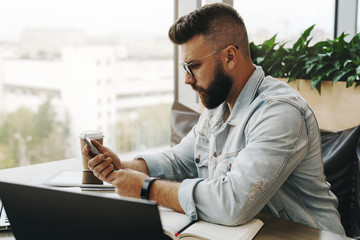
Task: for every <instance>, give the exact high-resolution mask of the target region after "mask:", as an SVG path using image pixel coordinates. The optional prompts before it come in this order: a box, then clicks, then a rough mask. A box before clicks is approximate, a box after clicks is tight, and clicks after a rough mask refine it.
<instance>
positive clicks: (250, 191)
mask: <svg viewBox="0 0 360 240" xmlns="http://www.w3.org/2000/svg"><path fill="white" fill-rule="evenodd" d="M255 67H256V70H255V71H254V73H253V74H252V76H251V77H250V79H249V80H248V82H247V83H246V85H245V87H244V88H243V90H242V91H241V93H240V95H239V97H238V99H237V101H236V103H235V105H234V108H233V111H232V112H231V114H230V116H229V117H228V119H227V120H226V121H225V122H224V120H223V119H224V115H225V114H226V111H228V108H227V105H226V103H223V104H222V105H220V106H219V107H217V108H216V109H212V110H205V111H204V112H203V113H202V114H201V116H200V119H199V121H198V123H197V124H196V125H195V126H194V127H193V128H192V130H191V131H190V132H189V134H188V135H187V136H186V137H184V138H183V139H182V141H181V142H180V143H179V144H178V145H177V146H175V147H173V148H172V149H170V150H167V151H165V152H162V153H156V154H151V155H150V154H149V155H141V156H137V158H143V159H144V160H145V161H146V163H147V165H148V168H149V173H150V175H151V176H155V177H160V178H162V179H168V180H176V181H182V183H181V185H180V189H179V201H180V204H181V207H182V208H183V210H184V211H185V213H186V214H187V215H188V216H189V217H190V218H191V219H198V218H200V219H203V220H205V221H209V222H214V223H218V224H224V225H239V224H243V223H245V222H247V221H248V220H250V219H251V218H253V217H255V216H256V214H258V213H259V212H260V211H266V212H268V213H271V214H273V215H275V216H278V217H280V218H285V219H289V220H291V221H294V222H298V223H302V224H306V225H308V226H312V227H315V228H318V229H323V230H328V231H331V232H334V233H338V234H344V229H343V227H342V225H341V223H340V216H339V213H338V211H337V209H336V208H337V204H338V201H337V198H336V196H335V195H334V194H333V193H332V192H331V191H330V186H329V184H328V183H327V182H326V180H325V176H324V169H323V163H322V158H321V141H320V133H319V128H318V125H317V121H316V119H315V116H314V114H313V112H312V110H311V109H310V108H309V106H308V105H307V103H306V102H305V100H304V99H303V98H302V97H301V96H300V95H299V94H298V93H297V92H296V91H295V90H293V89H292V88H290V87H288V85H287V84H286V83H283V82H281V81H279V80H276V79H274V78H272V77H270V76H267V77H265V76H264V72H263V70H262V68H261V67H258V66H255Z"/></svg>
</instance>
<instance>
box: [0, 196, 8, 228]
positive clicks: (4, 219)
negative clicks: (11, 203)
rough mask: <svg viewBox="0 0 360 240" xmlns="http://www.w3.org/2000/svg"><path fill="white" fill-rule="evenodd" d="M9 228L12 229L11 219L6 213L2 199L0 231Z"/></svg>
mask: <svg viewBox="0 0 360 240" xmlns="http://www.w3.org/2000/svg"><path fill="white" fill-rule="evenodd" d="M9 229H10V221H9V219H8V217H7V215H6V212H5V208H4V205H3V204H2V202H1V200H0V231H1V230H9Z"/></svg>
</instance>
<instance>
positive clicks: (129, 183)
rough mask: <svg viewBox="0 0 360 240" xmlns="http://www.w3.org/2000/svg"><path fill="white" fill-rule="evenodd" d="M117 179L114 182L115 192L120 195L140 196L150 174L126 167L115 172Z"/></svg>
mask: <svg viewBox="0 0 360 240" xmlns="http://www.w3.org/2000/svg"><path fill="white" fill-rule="evenodd" d="M114 175H115V179H114V180H113V181H112V184H113V185H114V187H115V192H116V193H117V194H119V195H120V196H126V197H133V198H140V192H141V188H142V185H143V183H144V181H145V179H147V178H148V177H149V176H148V175H146V174H144V173H141V172H138V171H134V170H132V169H129V168H126V169H124V170H122V169H121V170H118V171H115V172H114Z"/></svg>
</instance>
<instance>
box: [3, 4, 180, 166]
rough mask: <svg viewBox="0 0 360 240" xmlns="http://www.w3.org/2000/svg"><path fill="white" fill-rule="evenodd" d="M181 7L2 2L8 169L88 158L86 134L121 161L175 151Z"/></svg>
mask: <svg viewBox="0 0 360 240" xmlns="http://www.w3.org/2000/svg"><path fill="white" fill-rule="evenodd" d="M173 4H174V3H173V1H171V0H157V1H155V2H154V1H148V0H136V1H119V0H92V1H88V0H76V1H74V0H53V1H48V0H29V1H23V0H12V1H6V2H2V3H1V4H0V169H2V168H9V167H15V166H19V165H22V164H33V163H39V162H46V161H52V160H57V159H65V158H70V157H80V144H79V138H78V136H79V133H80V132H81V131H83V130H91V129H99V130H102V131H103V132H104V135H105V138H104V144H105V145H107V146H109V147H110V148H112V149H113V150H114V151H116V152H118V153H120V154H121V153H125V152H129V151H135V150H139V149H141V150H144V149H149V148H154V147H156V148H158V147H162V146H163V147H164V148H165V147H166V146H168V145H169V143H170V109H171V104H172V101H173V94H172V93H173V85H174V84H173V81H174V80H173V79H174V78H173V75H174V70H173V45H172V43H171V42H170V40H169V39H168V37H167V31H168V28H169V27H170V26H171V24H172V22H173V13H174V11H173V9H174V7H173ZM20 6H21V7H20ZM164 76H166V81H164ZM133 79H136V80H134V81H133ZM101 82H102V83H101ZM11 89H13V90H12V91H9V90H11ZM16 89H18V90H16ZM31 92H35V93H39V94H28V93H31ZM44 92H45V93H48V94H47V95H44V94H42V93H44ZM40 93H41V94H40ZM157 93H159V94H157ZM118 96H124V98H121V99H119V98H117V97H118ZM126 96H128V97H126ZM134 96H135V97H134ZM100 98H102V99H103V100H104V101H102V104H101V100H100ZM105 99H109V100H108V101H105ZM110 99H116V100H114V101H110ZM105 103H106V104H105ZM102 113H103V114H102ZM106 113H107V114H106ZM111 113H114V114H111ZM105 116H108V117H109V119H107V120H109V121H105V120H104V117H105ZM110 117H111V118H110ZM159 119H160V120H159ZM29 139H30V140H29ZM55 143H56V144H55Z"/></svg>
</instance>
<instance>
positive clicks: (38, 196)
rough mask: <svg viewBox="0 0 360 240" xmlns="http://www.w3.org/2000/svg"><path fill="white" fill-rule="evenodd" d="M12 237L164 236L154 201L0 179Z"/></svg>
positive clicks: (92, 237) (122, 237) (89, 237)
mask: <svg viewBox="0 0 360 240" xmlns="http://www.w3.org/2000/svg"><path fill="white" fill-rule="evenodd" d="M0 198H1V199H2V202H3V204H4V206H5V207H6V212H7V215H8V217H9V220H10V222H11V228H12V231H13V233H14V235H15V238H16V239H17V240H21V239H163V238H164V234H163V229H162V225H161V221H160V216H159V210H158V206H157V204H156V203H155V202H150V201H145V200H138V199H132V198H124V197H120V196H118V197H108V196H106V197H104V196H96V195H94V194H89V193H76V192H69V191H61V190H57V189H50V188H45V187H39V186H30V185H20V184H13V183H8V182H0Z"/></svg>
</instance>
